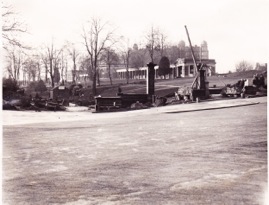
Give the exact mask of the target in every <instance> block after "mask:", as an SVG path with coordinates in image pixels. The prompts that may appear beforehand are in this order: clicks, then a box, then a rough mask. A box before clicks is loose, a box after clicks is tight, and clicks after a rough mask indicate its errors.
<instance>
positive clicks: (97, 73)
mask: <svg viewBox="0 0 269 205" xmlns="http://www.w3.org/2000/svg"><path fill="white" fill-rule="evenodd" d="M96 78H97V83H98V86H100V84H101V83H100V70H99V69H97V72H96Z"/></svg>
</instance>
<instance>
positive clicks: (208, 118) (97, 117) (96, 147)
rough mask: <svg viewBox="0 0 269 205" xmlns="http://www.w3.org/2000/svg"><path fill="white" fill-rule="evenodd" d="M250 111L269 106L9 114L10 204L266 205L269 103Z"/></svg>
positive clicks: (6, 166)
mask: <svg viewBox="0 0 269 205" xmlns="http://www.w3.org/2000/svg"><path fill="white" fill-rule="evenodd" d="M243 101H244V103H245V102H251V103H254V102H260V103H259V104H255V105H250V106H242V107H231V108H224V109H216V110H205V111H198V112H183V113H169V112H167V111H169V110H170V111H171V110H173V111H174V110H175V109H179V110H180V109H182V108H191V107H193V108H194V107H195V106H196V108H197V107H203V106H209V105H211V106H213V105H214V103H215V105H216V103H217V102H211V104H210V102H209V103H204V104H202V103H201V104H199V105H197V104H192V105H186V106H185V105H176V106H171V107H167V108H154V109H149V110H139V111H132V112H120V113H100V114H92V113H89V112H87V111H83V112H72V113H71V112H70V113H62V112H61V113H59V112H56V113H54V112H51V113H50V112H49V113H46V114H43V113H45V112H42V113H34V112H32V113H30V114H29V113H26V112H10V111H4V112H3V118H4V119H3V121H4V126H3V190H2V191H3V204H10V205H20V204H33V205H38V204H40V205H44V204H66V205H71V204H85V205H86V204H214V205H215V204H226V205H227V204H236V205H239V204H249V205H253V204H265V203H266V196H267V194H266V193H267V99H266V97H265V98H255V99H238V100H235V101H233V102H238V103H239V102H243ZM230 102H232V101H230ZM220 103H222V104H225V102H224V101H223V102H220ZM180 106H181V107H180ZM183 106H185V107H183ZM38 116H40V117H38ZM15 118H17V119H15ZM50 119H51V120H50ZM12 120H14V121H12ZM12 122H13V123H12Z"/></svg>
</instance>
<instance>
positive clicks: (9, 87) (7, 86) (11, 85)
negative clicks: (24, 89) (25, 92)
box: [3, 78, 19, 92]
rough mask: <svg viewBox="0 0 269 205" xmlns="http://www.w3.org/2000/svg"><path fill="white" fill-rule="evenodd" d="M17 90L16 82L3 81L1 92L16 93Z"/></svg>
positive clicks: (12, 80) (9, 79)
mask: <svg viewBox="0 0 269 205" xmlns="http://www.w3.org/2000/svg"><path fill="white" fill-rule="evenodd" d="M18 89H19V85H18V83H17V81H16V80H14V79H11V78H7V79H5V78H4V79H3V91H4V92H5V91H12V92H16V91H17V90H18Z"/></svg>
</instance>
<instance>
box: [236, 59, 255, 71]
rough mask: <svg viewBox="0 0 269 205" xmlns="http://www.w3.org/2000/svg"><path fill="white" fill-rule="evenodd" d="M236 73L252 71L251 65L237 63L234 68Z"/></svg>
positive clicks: (244, 62) (242, 62) (243, 62)
mask: <svg viewBox="0 0 269 205" xmlns="http://www.w3.org/2000/svg"><path fill="white" fill-rule="evenodd" d="M235 69H236V72H243V71H248V70H253V66H252V65H251V63H249V62H247V61H245V60H242V61H241V62H239V63H237V64H236V66H235Z"/></svg>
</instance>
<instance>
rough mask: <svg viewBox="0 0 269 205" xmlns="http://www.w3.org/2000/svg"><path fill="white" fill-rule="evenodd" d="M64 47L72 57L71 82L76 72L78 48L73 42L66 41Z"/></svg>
mask: <svg viewBox="0 0 269 205" xmlns="http://www.w3.org/2000/svg"><path fill="white" fill-rule="evenodd" d="M66 44H67V45H66V47H67V52H68V54H69V56H70V57H71V59H72V63H73V70H72V82H73V83H74V82H75V80H76V79H75V78H76V72H77V61H78V57H79V52H78V50H77V49H76V48H75V45H74V44H73V43H70V42H67V43H66Z"/></svg>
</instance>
